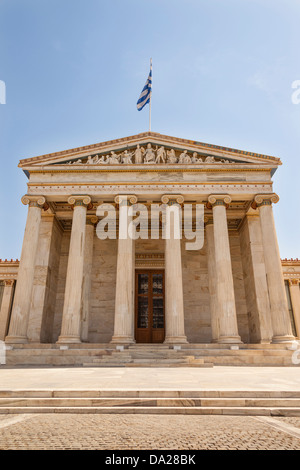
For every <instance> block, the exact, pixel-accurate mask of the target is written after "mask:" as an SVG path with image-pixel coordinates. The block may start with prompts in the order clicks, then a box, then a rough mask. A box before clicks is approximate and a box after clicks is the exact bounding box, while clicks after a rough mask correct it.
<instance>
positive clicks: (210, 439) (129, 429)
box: [0, 414, 300, 450]
mask: <svg viewBox="0 0 300 470" xmlns="http://www.w3.org/2000/svg"><path fill="white" fill-rule="evenodd" d="M277 419H281V420H282V419H283V420H289V421H288V422H289V423H290V424H292V423H295V424H296V425H298V426H299V423H300V418H294V419H291V418H276V420H277ZM274 420H275V418H274ZM293 425H294V424H293ZM0 449H1V450H6V449H16V450H21V449H33V450H38V449H43V450H47V449H64V450H66V449H86V450H89V449H91V450H94V449H99V450H105V449H107V450H108V449H109V450H116V449H119V450H121V449H125V450H126V449H127V450H138V449H147V450H151V449H162V450H163V449H166V450H168V449H176V450H189V449H192V450H196V449H218V450H220V449H226V450H228V449H240V450H241V449H259V450H264V449H276V450H281V449H289V450H299V449H300V439H298V438H296V437H294V436H291V435H289V434H288V433H286V432H283V431H282V430H280V429H278V430H277V429H274V428H272V427H271V426H269V425H268V424H267V423H263V422H260V421H258V420H256V419H255V418H252V417H237V416H178V415H175V416H158V415H147V417H145V416H139V415H105V414H102V415H78V414H67V415H65V414H59V415H56V414H43V415H41V414H35V415H33V416H31V417H30V418H29V419H26V420H25V421H21V422H18V423H15V424H11V425H10V426H7V427H5V428H3V429H0Z"/></svg>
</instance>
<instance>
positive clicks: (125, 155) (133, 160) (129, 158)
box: [65, 143, 233, 165]
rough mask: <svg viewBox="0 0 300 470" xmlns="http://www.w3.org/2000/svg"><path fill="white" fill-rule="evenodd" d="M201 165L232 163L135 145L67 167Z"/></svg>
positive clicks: (209, 157) (194, 153)
mask: <svg viewBox="0 0 300 470" xmlns="http://www.w3.org/2000/svg"><path fill="white" fill-rule="evenodd" d="M203 163H206V164H207V163H233V162H232V161H230V160H225V159H221V158H220V159H218V158H217V159H215V157H214V156H212V155H208V156H207V155H200V154H198V153H197V152H193V153H191V152H188V150H183V151H178V150H175V149H173V148H171V149H166V148H165V147H164V146H163V145H162V146H158V145H156V146H155V147H154V146H152V144H151V143H148V144H147V145H146V147H143V146H141V145H140V144H137V146H136V148H133V149H128V150H123V151H122V152H118V153H116V152H115V151H111V152H110V153H109V154H107V155H101V156H100V155H89V156H88V157H87V158H86V157H85V158H84V159H82V158H79V159H77V160H71V161H69V162H66V163H65V164H68V165H122V164H123V165H132V164H136V165H141V164H145V165H149V164H151V165H155V164H171V165H173V164H178V165H192V164H195V165H201V164H203Z"/></svg>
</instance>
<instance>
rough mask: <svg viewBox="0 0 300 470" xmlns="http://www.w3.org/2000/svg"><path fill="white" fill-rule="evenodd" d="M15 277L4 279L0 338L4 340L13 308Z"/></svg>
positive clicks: (0, 314)
mask: <svg viewBox="0 0 300 470" xmlns="http://www.w3.org/2000/svg"><path fill="white" fill-rule="evenodd" d="M14 284H15V281H14V279H5V280H4V291H3V297H2V302H1V310H0V340H1V341H4V339H5V336H6V333H7V328H8V322H9V314H10V309H11V303H12V297H13V291H14Z"/></svg>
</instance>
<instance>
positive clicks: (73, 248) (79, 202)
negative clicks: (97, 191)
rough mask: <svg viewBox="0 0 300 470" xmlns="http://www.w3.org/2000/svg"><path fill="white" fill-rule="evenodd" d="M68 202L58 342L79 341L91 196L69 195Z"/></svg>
mask: <svg viewBox="0 0 300 470" xmlns="http://www.w3.org/2000/svg"><path fill="white" fill-rule="evenodd" d="M68 203H69V204H71V205H73V207H74V211H73V220H72V231H71V240H70V248H69V258H68V267H67V278H66V288H65V298H64V308H63V317H62V326H61V333H60V336H59V338H58V343H80V342H81V339H80V323H81V321H80V320H81V318H80V314H81V302H82V285H83V265H84V246H85V228H86V212H87V206H88V205H89V204H90V203H91V198H90V197H89V196H71V197H70V198H69V199H68Z"/></svg>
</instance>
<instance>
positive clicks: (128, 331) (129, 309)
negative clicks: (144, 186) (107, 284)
mask: <svg viewBox="0 0 300 470" xmlns="http://www.w3.org/2000/svg"><path fill="white" fill-rule="evenodd" d="M115 202H116V203H117V204H119V239H118V258H117V279H116V301H115V322H114V334H113V337H112V339H111V342H112V343H135V339H134V270H135V251H134V248H135V243H134V240H133V238H132V237H131V236H130V234H129V231H128V227H129V223H130V221H131V217H129V216H128V206H129V204H130V203H131V204H135V203H136V202H137V197H136V196H126V195H120V196H116V197H115Z"/></svg>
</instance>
